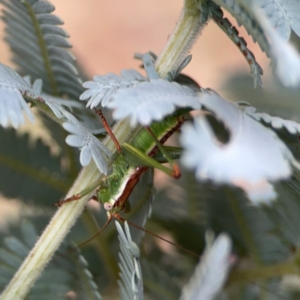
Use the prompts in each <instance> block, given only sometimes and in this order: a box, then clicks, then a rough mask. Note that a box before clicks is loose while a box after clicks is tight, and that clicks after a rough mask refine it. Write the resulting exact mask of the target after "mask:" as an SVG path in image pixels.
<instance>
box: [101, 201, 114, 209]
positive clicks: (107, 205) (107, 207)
mask: <svg viewBox="0 0 300 300" xmlns="http://www.w3.org/2000/svg"><path fill="white" fill-rule="evenodd" d="M103 206H104V209H105V210H111V209H112V208H113V205H112V204H111V203H109V202H105V203H104V205H103Z"/></svg>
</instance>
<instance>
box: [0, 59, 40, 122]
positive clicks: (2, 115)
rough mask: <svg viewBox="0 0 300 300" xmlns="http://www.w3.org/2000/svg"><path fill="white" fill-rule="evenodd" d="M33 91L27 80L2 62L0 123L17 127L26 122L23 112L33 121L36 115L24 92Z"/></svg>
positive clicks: (0, 72)
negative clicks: (32, 111) (24, 96)
mask: <svg viewBox="0 0 300 300" xmlns="http://www.w3.org/2000/svg"><path fill="white" fill-rule="evenodd" d="M28 92H32V91H31V88H30V86H29V85H28V84H27V82H26V81H25V80H24V79H23V78H22V77H21V76H20V75H19V74H17V73H16V72H15V71H13V70H12V69H11V68H9V67H7V66H5V65H3V64H0V124H1V125H2V126H3V127H7V126H8V125H9V124H12V125H13V127H15V128H17V127H18V126H19V125H21V124H23V123H24V117H23V114H22V112H23V111H24V112H25V113H26V115H27V116H28V118H29V119H30V120H31V121H32V122H33V121H34V117H33V115H32V113H31V111H30V109H29V107H28V105H27V103H26V102H25V100H24V99H23V96H22V94H24V93H28Z"/></svg>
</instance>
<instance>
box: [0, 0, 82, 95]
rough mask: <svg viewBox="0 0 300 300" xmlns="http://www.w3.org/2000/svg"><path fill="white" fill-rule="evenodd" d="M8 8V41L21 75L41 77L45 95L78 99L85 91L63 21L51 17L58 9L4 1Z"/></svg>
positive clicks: (38, 2)
mask: <svg viewBox="0 0 300 300" xmlns="http://www.w3.org/2000/svg"><path fill="white" fill-rule="evenodd" d="M0 3H1V4H3V6H4V7H5V8H4V9H3V12H2V19H3V20H4V22H5V24H6V28H5V31H6V36H5V40H6V42H7V43H8V44H9V46H10V48H11V50H12V53H13V61H14V63H15V64H16V65H17V67H18V68H17V71H18V73H20V74H21V75H23V76H24V75H30V76H31V77H32V78H33V79H34V80H35V79H38V78H41V79H42V80H43V82H44V89H45V92H47V93H49V94H51V95H56V96H59V95H62V94H67V95H69V96H71V98H74V99H77V98H78V97H79V95H80V94H81V93H82V92H83V88H82V86H81V81H80V79H79V77H78V71H77V69H76V66H75V58H74V56H73V55H72V54H71V53H70V52H69V51H68V50H67V49H68V48H70V47H71V44H70V43H69V41H68V39H67V38H68V37H69V35H68V34H67V33H66V32H65V31H64V30H63V29H62V28H60V27H58V25H62V24H63V22H62V20H61V19H60V18H58V17H56V16H55V15H53V14H51V13H52V11H54V6H53V5H52V4H51V3H49V2H48V1H44V0H30V1H29V0H25V1H21V0H1V1H0Z"/></svg>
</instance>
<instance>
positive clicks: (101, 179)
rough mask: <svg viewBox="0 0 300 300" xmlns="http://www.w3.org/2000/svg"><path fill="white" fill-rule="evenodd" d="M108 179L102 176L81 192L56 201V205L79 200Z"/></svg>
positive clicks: (59, 205)
mask: <svg viewBox="0 0 300 300" xmlns="http://www.w3.org/2000/svg"><path fill="white" fill-rule="evenodd" d="M106 180H107V176H104V177H102V178H100V180H97V181H95V182H93V183H92V184H90V185H89V186H88V187H87V188H85V189H83V190H82V191H81V192H79V193H77V194H75V195H73V196H71V197H69V198H67V199H63V200H60V201H58V202H57V203H56V206H58V207H61V206H62V205H64V204H65V203H67V202H72V201H77V200H79V199H81V198H82V197H83V196H85V195H88V194H90V193H91V192H92V191H94V190H95V189H96V188H98V187H99V186H101V185H104V184H105V182H106Z"/></svg>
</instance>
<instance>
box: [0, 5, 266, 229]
mask: <svg viewBox="0 0 300 300" xmlns="http://www.w3.org/2000/svg"><path fill="white" fill-rule="evenodd" d="M51 2H52V3H53V4H54V5H55V7H56V10H55V12H54V14H56V15H57V16H59V17H60V18H61V19H62V20H63V21H64V22H65V24H64V25H63V28H64V29H65V30H66V31H67V32H68V33H69V34H70V41H71V43H72V45H73V49H72V52H73V53H74V55H75V56H76V58H77V60H78V63H79V65H81V66H82V67H83V69H84V71H85V72H86V74H87V75H88V76H89V77H90V78H92V77H93V76H94V75H97V74H106V73H108V72H114V73H119V72H120V71H121V70H122V69H128V68H136V69H138V68H139V62H138V61H137V60H135V59H133V55H134V53H137V52H139V53H145V52H147V51H149V50H151V51H153V52H154V53H156V54H159V53H160V52H161V51H162V49H163V47H164V45H165V43H166V42H167V40H168V36H169V34H171V32H172V30H173V29H174V27H175V25H176V20H177V19H178V18H179V15H180V11H181V7H182V0H177V1H174V0H164V1H162V0H151V1H146V0H143V1H141V0H130V1H119V0H118V1H116V0H112V1H104V0H85V1H78V0H77V1H74V0H64V1H58V0H53V1H51ZM226 16H227V15H226ZM227 17H228V16H227ZM229 18H230V17H229ZM230 20H231V21H232V22H233V24H235V22H234V20H232V19H230ZM3 29H4V25H3V23H2V22H0V48H1V51H0V61H1V62H2V63H4V64H8V65H10V66H13V65H12V63H11V62H10V53H9V49H8V47H7V45H6V44H5V42H4V41H3V36H4V31H3ZM239 31H240V35H241V36H243V37H244V38H245V39H246V41H247V43H248V46H249V48H250V50H251V51H252V52H253V53H254V54H255V57H256V59H257V60H258V62H259V63H260V64H261V66H262V68H263V69H264V72H265V74H266V75H267V76H266V75H265V76H263V80H264V84H265V86H266V84H267V82H268V80H267V78H268V74H270V72H269V66H268V59H267V58H266V56H265V54H264V53H262V52H261V51H260V49H259V48H258V46H257V45H256V44H254V43H253V42H252V40H251V39H250V38H249V36H248V34H247V33H245V31H244V29H241V28H240V29H239ZM191 54H192V56H193V59H192V61H191V63H190V64H189V66H188V67H187V68H186V69H185V70H184V72H185V73H186V74H187V75H189V76H191V77H192V78H193V79H195V80H196V81H197V82H198V83H199V84H200V85H201V86H203V87H211V88H213V89H215V90H217V91H218V92H219V93H221V94H222V95H224V96H225V95H227V96H229V97H230V95H228V89H227V88H226V86H225V85H224V83H225V82H226V81H227V80H228V79H229V78H231V77H232V76H234V75H235V74H237V73H245V74H249V67H248V65H247V63H246V61H245V59H244V57H243V56H242V55H241V54H240V52H239V50H238V49H237V47H236V46H235V45H234V44H233V43H232V42H231V41H230V40H229V39H228V37H227V36H226V35H225V34H224V33H223V32H222V31H221V30H220V29H219V28H218V27H217V26H216V25H215V24H214V23H213V22H212V21H210V22H209V24H208V26H207V27H205V28H204V30H203V32H202V35H201V36H200V37H199V39H198V41H197V42H196V44H195V46H194V47H193V49H192V52H191ZM247 77H250V76H249V75H248V76H247ZM250 86H251V80H250ZM240 100H243V99H240ZM37 127H38V126H33V127H31V126H30V125H29V126H28V127H23V128H21V129H20V131H21V132H23V131H24V130H25V131H28V130H29V132H30V134H31V135H32V134H33V135H34V136H36V135H39V131H37V130H36V128H37ZM28 128H30V129H28ZM27 129H28V130H27ZM2 202H3V200H2ZM2 202H1V203H2ZM2 208H3V209H2V211H5V216H6V217H5V218H1V219H0V220H1V221H0V222H2V223H3V224H4V223H5V219H11V217H12V216H14V215H15V214H16V209H15V208H14V206H13V205H12V202H10V203H9V204H8V205H6V202H3V203H2Z"/></svg>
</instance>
